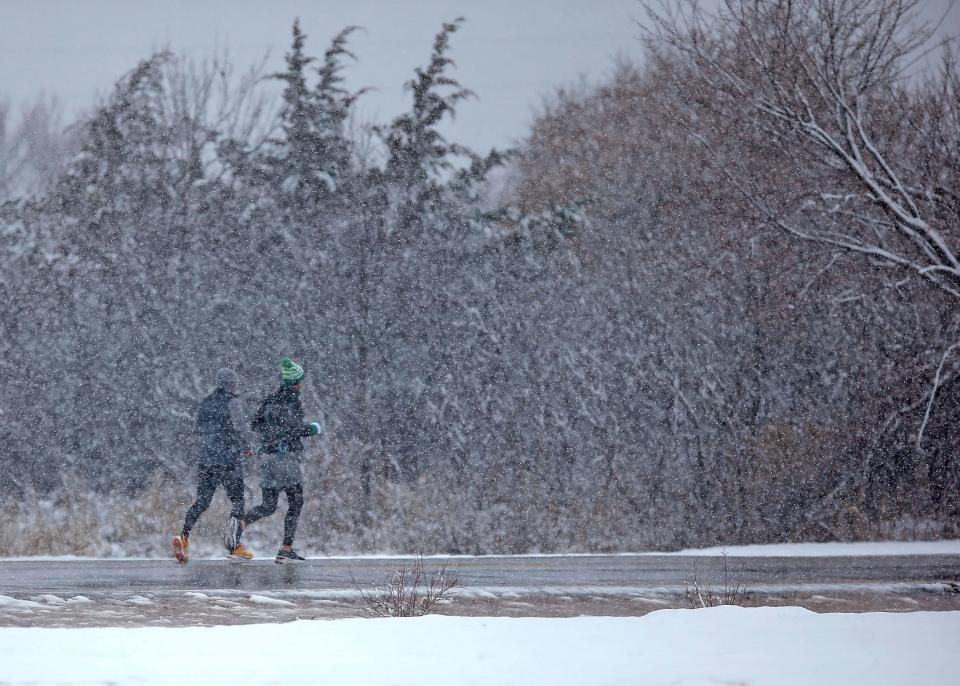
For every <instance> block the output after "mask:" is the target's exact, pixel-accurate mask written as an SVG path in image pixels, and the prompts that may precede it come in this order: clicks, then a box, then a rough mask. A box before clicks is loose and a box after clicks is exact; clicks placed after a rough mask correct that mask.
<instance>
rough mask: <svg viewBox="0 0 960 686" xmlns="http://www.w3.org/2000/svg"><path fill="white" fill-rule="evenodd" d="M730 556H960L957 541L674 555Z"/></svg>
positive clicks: (780, 546)
mask: <svg viewBox="0 0 960 686" xmlns="http://www.w3.org/2000/svg"><path fill="white" fill-rule="evenodd" d="M724 553H726V554H727V555H728V556H730V557H840V556H842V557H850V556H860V555H960V541H870V542H866V543H776V544H772V545H737V546H727V547H715V548H693V549H690V550H681V551H679V552H677V553H672V554H674V555H710V556H713V555H723V554H724Z"/></svg>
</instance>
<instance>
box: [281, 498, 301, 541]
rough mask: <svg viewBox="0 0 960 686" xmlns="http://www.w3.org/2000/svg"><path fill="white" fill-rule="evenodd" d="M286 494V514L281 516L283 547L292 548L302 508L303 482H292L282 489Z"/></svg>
mask: <svg viewBox="0 0 960 686" xmlns="http://www.w3.org/2000/svg"><path fill="white" fill-rule="evenodd" d="M283 491H284V493H286V494H287V515H286V516H285V517H284V518H283V547H284V548H286V549H287V550H292V549H293V537H294V536H296V534H297V522H299V521H300V510H301V509H303V484H294V485H293V486H287V487H285V488H284V489H283Z"/></svg>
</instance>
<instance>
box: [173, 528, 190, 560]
mask: <svg viewBox="0 0 960 686" xmlns="http://www.w3.org/2000/svg"><path fill="white" fill-rule="evenodd" d="M173 557H174V558H176V560H177V562H179V563H180V564H182V565H184V564H186V563H187V561H188V560H189V559H190V539H189V538H188V537H187V536H185V535H183V534H180V535H179V536H174V537H173Z"/></svg>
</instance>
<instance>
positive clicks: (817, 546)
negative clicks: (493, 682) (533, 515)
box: [0, 540, 960, 562]
mask: <svg viewBox="0 0 960 686" xmlns="http://www.w3.org/2000/svg"><path fill="white" fill-rule="evenodd" d="M301 552H303V553H304V554H306V556H307V558H308V559H330V560H362V559H374V558H375V559H397V560H406V559H412V558H413V557H414V556H413V555H396V554H389V553H388V554H368V555H313V554H311V553H310V551H309V550H303V551H301ZM724 553H726V554H727V555H728V556H730V557H849V556H867V555H960V540H944V541H868V542H863V543H836V542H834V543H774V544H765V545H732V546H716V547H713V548H689V549H687V550H679V551H670V552H664V551H655V550H653V551H644V552H627V553H609V555H610V556H612V557H619V556H634V555H684V556H697V555H702V556H709V557H713V556H716V555H722V554H724ZM577 555H582V556H584V557H597V556H600V555H603V553H530V554H528V555H484V556H482V557H487V558H497V557H575V556H577ZM194 557H195V558H197V559H211V560H219V559H222V555H221V554H220V553H219V552H218V553H215V554H209V555H194ZM423 557H424V558H425V559H439V560H442V559H457V558H470V557H475V556H474V555H424V556H423ZM118 558H122V559H125V560H148V559H157V558H155V557H142V556H133V555H122V554H117V555H115V556H112V557H86V556H77V555H36V556H32V557H0V560H8V561H17V560H47V561H51V562H55V561H59V562H63V561H69V560H97V559H103V560H108V559H118Z"/></svg>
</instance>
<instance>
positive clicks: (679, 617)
mask: <svg viewBox="0 0 960 686" xmlns="http://www.w3.org/2000/svg"><path fill="white" fill-rule="evenodd" d="M958 636H960V612H916V613H909V614H885V613H872V614H815V613H812V612H809V611H807V610H803V609H799V608H750V609H748V608H739V607H720V608H711V609H706V610H661V611H659V612H654V613H652V614H649V615H647V616H645V617H578V618H574V619H540V618H535V619H508V618H482V617H443V616H430V617H421V618H416V619H340V620H330V621H303V622H294V623H290V624H257V625H246V626H218V627H188V628H153V627H151V628H138V629H121V628H110V629H15V628H6V629H0V682H2V683H4V684H10V683H13V684H23V683H57V684H79V683H84V684H89V683H105V682H112V683H134V682H135V683H139V684H168V683H173V682H176V683H184V684H193V683H202V684H205V685H206V686H211V685H213V684H262V683H284V684H317V683H325V684H351V685H353V686H365V685H369V684H384V685H386V684H392V685H403V684H417V685H418V686H430V685H433V684H436V685H437V686H440V685H442V686H449V685H451V684H477V685H482V686H497V685H500V684H517V685H527V684H551V685H553V686H556V685H561V684H570V685H571V686H582V685H583V684H591V685H594V686H596V685H600V684H644V685H656V684H685V685H688V686H689V685H693V684H699V685H705V684H721V683H723V684H734V683H735V684H758V685H759V684H765V685H770V684H798V685H799V684H804V685H807V684H819V685H824V684H842V685H844V686H856V685H857V684H863V685H864V686H866V685H870V686H875V685H876V684H885V685H886V686H892V685H896V684H904V685H908V684H909V685H911V686H912V685H914V684H924V686H933V685H936V684H955V683H956V681H955V680H956V677H957V668H958V666H960V658H958V657H957V653H956V639H957V637H958Z"/></svg>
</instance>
